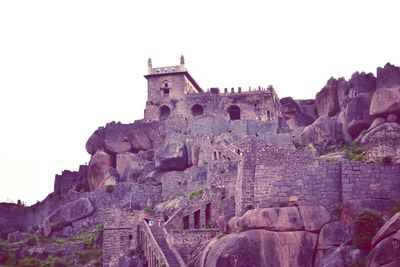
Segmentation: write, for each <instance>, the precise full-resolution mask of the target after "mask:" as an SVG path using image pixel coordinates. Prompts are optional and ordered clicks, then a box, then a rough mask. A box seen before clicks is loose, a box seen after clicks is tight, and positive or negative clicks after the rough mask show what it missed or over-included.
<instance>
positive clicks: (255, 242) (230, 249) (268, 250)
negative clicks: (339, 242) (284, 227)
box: [201, 229, 317, 267]
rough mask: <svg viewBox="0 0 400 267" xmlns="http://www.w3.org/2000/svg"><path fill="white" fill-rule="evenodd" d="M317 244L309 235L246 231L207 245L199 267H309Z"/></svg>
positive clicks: (315, 238) (314, 236)
mask: <svg viewBox="0 0 400 267" xmlns="http://www.w3.org/2000/svg"><path fill="white" fill-rule="evenodd" d="M316 243H317V234H313V233H309V232H299V231H296V232H271V231H267V230H263V229H258V230H249V231H245V232H242V233H239V234H230V235H227V236H224V237H222V238H220V239H219V240H217V241H216V242H212V243H210V244H209V245H208V247H207V248H206V249H205V252H204V255H203V262H202V264H201V266H207V267H217V266H218V267H224V266H226V267H228V266H229V267H237V266H249V267H252V266H254V267H256V266H257V267H258V266H271V267H275V266H276V267H281V266H304V267H306V266H312V263H313V253H314V248H315V246H316Z"/></svg>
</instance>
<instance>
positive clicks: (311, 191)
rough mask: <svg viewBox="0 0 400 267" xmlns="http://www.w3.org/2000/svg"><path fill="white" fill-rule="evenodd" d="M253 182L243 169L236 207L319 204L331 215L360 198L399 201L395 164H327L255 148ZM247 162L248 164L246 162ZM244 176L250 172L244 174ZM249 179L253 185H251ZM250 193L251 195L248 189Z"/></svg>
mask: <svg viewBox="0 0 400 267" xmlns="http://www.w3.org/2000/svg"><path fill="white" fill-rule="evenodd" d="M255 151H256V152H255V153H253V154H252V153H250V154H249V155H247V154H246V157H247V158H253V157H254V159H253V160H254V178H251V168H247V169H246V165H244V167H245V168H244V170H243V174H240V175H241V176H242V177H238V179H239V181H241V183H243V185H241V188H247V190H243V189H242V190H241V189H240V188H239V189H238V190H239V191H240V192H239V193H240V194H241V196H240V198H239V201H240V203H237V205H239V206H242V207H245V205H249V202H250V201H249V200H250V199H251V200H252V202H253V204H252V205H253V206H254V207H271V206H279V205H283V206H287V205H295V204H296V205H321V204H322V205H324V206H325V207H326V208H327V209H328V210H330V211H333V210H335V209H336V208H338V207H339V206H340V204H341V203H343V202H346V201H350V200H360V199H388V200H396V201H398V200H400V193H399V192H400V165H395V164H391V165H386V166H385V165H383V164H382V163H363V162H358V161H342V162H338V163H328V162H324V161H321V160H319V159H317V158H316V157H315V156H314V155H313V154H312V153H311V152H309V151H306V150H294V149H278V148H276V147H268V146H266V145H263V144H261V145H258V146H257V148H256V150H255ZM247 161H249V160H247ZM249 172H250V173H249ZM252 179H254V180H252ZM252 187H253V188H254V189H253V191H251V190H248V189H249V188H252Z"/></svg>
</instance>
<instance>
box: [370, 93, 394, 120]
mask: <svg viewBox="0 0 400 267" xmlns="http://www.w3.org/2000/svg"><path fill="white" fill-rule="evenodd" d="M369 113H370V115H371V116H385V115H387V114H390V113H394V114H400V86H397V87H394V88H381V89H378V90H377V91H376V92H375V94H374V95H373V96H372V100H371V106H370V110H369Z"/></svg>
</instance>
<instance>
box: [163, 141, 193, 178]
mask: <svg viewBox="0 0 400 267" xmlns="http://www.w3.org/2000/svg"><path fill="white" fill-rule="evenodd" d="M155 162H156V168H158V169H159V170H162V171H180V170H184V169H186V168H187V167H188V164H187V162H188V160H187V151H186V146H185V143H183V142H178V141H169V142H167V144H166V145H165V146H164V147H163V148H161V149H160V150H158V151H156V153H155Z"/></svg>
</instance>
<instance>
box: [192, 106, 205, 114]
mask: <svg viewBox="0 0 400 267" xmlns="http://www.w3.org/2000/svg"><path fill="white" fill-rule="evenodd" d="M203 114H204V109H203V106H202V105H199V104H196V105H193V106H192V115H193V116H200V115H203Z"/></svg>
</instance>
